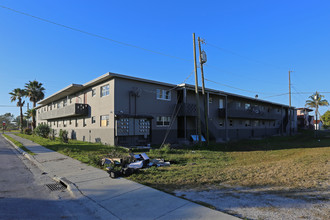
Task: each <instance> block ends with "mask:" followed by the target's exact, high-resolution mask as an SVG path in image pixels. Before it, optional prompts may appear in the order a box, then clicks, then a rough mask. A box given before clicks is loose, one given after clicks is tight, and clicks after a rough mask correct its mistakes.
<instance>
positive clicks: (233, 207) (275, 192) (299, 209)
mask: <svg viewBox="0 0 330 220" xmlns="http://www.w3.org/2000/svg"><path fill="white" fill-rule="evenodd" d="M175 194H176V195H177V196H180V197H183V198H186V199H189V200H191V201H195V202H198V203H201V204H205V203H206V204H209V206H210V207H214V208H215V209H217V210H219V211H223V212H226V213H228V214H232V215H235V216H237V217H240V218H247V219H328V218H329V216H330V200H329V199H330V192H329V190H292V189H283V188H274V187H263V188H246V187H229V186H220V187H217V188H215V187H209V188H208V189H206V190H205V189H204V190H198V189H190V190H177V191H175Z"/></svg>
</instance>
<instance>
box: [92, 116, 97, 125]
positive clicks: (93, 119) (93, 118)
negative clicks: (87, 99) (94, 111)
mask: <svg viewBox="0 0 330 220" xmlns="http://www.w3.org/2000/svg"><path fill="white" fill-rule="evenodd" d="M95 122H96V121H95V116H93V117H92V124H95Z"/></svg>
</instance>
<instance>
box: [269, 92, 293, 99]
mask: <svg viewBox="0 0 330 220" xmlns="http://www.w3.org/2000/svg"><path fill="white" fill-rule="evenodd" d="M288 94H289V93H288V92H286V93H281V94H277V95H271V96H266V97H263V98H264V99H266V98H271V97H276V96H283V95H288ZM291 94H292V93H291Z"/></svg>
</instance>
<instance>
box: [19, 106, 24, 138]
mask: <svg viewBox="0 0 330 220" xmlns="http://www.w3.org/2000/svg"><path fill="white" fill-rule="evenodd" d="M19 110H20V120H19V121H20V127H21V133H23V111H22V104H21V103H20V105H19Z"/></svg>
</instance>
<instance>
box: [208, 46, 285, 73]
mask: <svg viewBox="0 0 330 220" xmlns="http://www.w3.org/2000/svg"><path fill="white" fill-rule="evenodd" d="M206 45H210V46H211V47H214V48H216V49H218V50H221V51H224V52H226V53H229V54H232V55H235V56H238V57H241V58H244V59H246V60H250V61H253V62H256V63H260V64H263V65H268V66H273V67H276V68H279V69H284V67H280V66H277V65H274V64H270V63H266V62H263V61H260V60H256V59H253V58H250V57H247V56H244V55H241V54H239V53H236V52H234V51H231V50H227V49H225V48H222V47H219V46H216V45H214V44H210V43H207V44H206ZM285 69H287V68H285Z"/></svg>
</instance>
